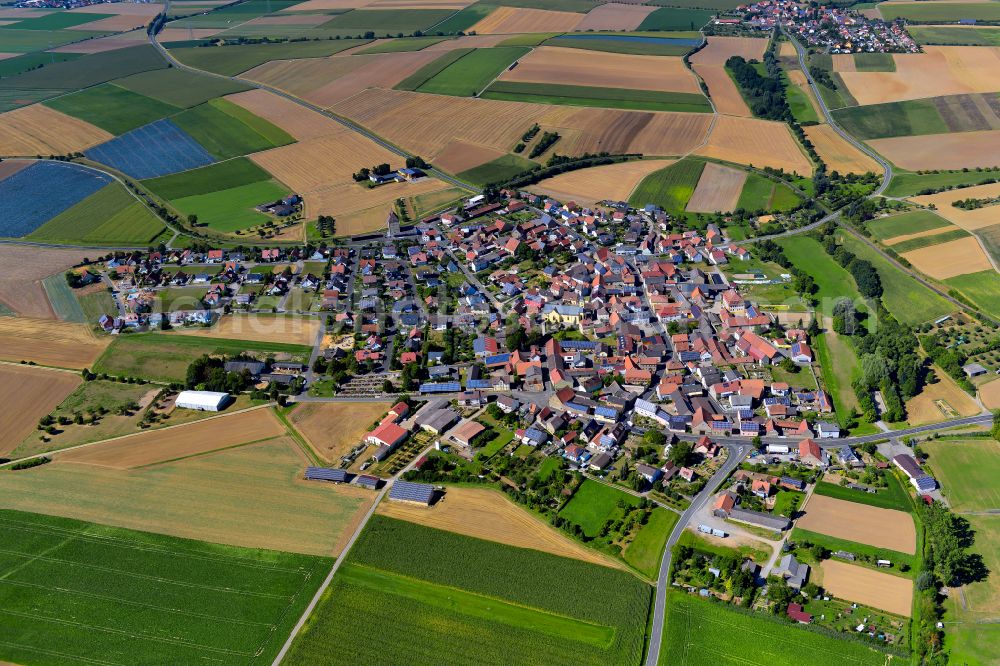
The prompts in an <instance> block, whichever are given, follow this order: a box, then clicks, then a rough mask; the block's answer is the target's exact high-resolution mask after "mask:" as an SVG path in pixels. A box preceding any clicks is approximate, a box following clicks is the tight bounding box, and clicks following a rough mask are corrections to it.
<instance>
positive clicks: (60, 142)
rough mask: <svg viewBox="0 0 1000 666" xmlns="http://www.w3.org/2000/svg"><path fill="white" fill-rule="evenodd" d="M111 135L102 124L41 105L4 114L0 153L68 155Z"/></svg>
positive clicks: (0, 136) (1, 121) (1, 116)
mask: <svg viewBox="0 0 1000 666" xmlns="http://www.w3.org/2000/svg"><path fill="white" fill-rule="evenodd" d="M110 138H111V134H109V133H108V132H105V131H104V130H102V129H101V128H99V127H95V126H93V125H91V124H90V123H87V122H84V121H82V120H77V119H76V118H73V117H71V116H67V115H66V114H64V113H60V112H59V111H56V110H55V109H50V108H49V107H47V106H43V105H41V104H33V105H31V106H26V107H22V108H20V109H14V110H13V111H8V112H7V113H0V156H5V157H6V156H10V157H34V156H35V155H65V154H67V153H75V152H78V151H82V150H85V149H87V148H90V147H91V146H94V145H97V144H98V143H102V142H104V141H107V140H108V139H110Z"/></svg>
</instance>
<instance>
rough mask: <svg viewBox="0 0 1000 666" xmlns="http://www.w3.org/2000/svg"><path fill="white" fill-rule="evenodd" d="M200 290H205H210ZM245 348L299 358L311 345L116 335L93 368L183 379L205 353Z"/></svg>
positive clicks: (159, 378) (228, 352)
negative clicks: (192, 364)
mask: <svg viewBox="0 0 1000 666" xmlns="http://www.w3.org/2000/svg"><path fill="white" fill-rule="evenodd" d="M170 291H176V290H173V289H171V290H170ZM200 291H201V293H204V292H205V291H206V290H205V289H201V290H200ZM188 307H191V305H190V304H189V305H188ZM242 352H251V353H260V354H272V353H273V354H278V353H287V354H290V355H292V356H293V357H295V358H296V359H299V360H301V359H303V358H304V359H307V360H308V358H309V352H310V348H309V347H305V346H302V345H293V344H283V343H277V342H257V341H246V340H224V339H215V338H203V337H199V336H194V335H170V334H164V333H143V334H132V335H123V336H120V337H118V338H116V339H115V341H114V342H112V343H111V346H109V347H108V348H107V349H106V350H105V351H104V354H102V355H101V357H100V358H99V359H97V362H96V363H95V364H94V368H93V370H94V372H106V373H108V374H112V375H126V376H129V377H142V378H144V379H152V380H156V381H163V382H183V381H184V380H185V378H186V376H187V367H188V365H190V363H191V361H192V360H193V359H195V358H197V357H199V356H201V355H202V354H226V355H236V354H239V353H242Z"/></svg>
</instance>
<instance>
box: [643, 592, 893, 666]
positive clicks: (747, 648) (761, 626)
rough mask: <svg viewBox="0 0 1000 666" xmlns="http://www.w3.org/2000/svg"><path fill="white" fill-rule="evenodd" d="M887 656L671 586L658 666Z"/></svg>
mask: <svg viewBox="0 0 1000 666" xmlns="http://www.w3.org/2000/svg"><path fill="white" fill-rule="evenodd" d="M887 662H888V658H887V656H886V655H885V654H884V653H882V652H879V651H876V650H875V649H874V648H869V647H866V646H865V645H862V644H861V643H856V642H853V641H844V640H838V639H837V638H834V637H832V636H827V635H825V634H820V633H818V632H814V631H810V630H808V629H805V628H803V627H801V626H799V625H796V624H792V623H790V622H787V621H784V620H781V619H777V618H774V617H771V616H769V615H764V614H762V613H750V612H746V611H744V612H740V611H737V610H735V609H733V608H731V607H727V606H725V605H723V604H721V603H713V602H711V601H707V600H704V599H699V598H697V597H694V596H691V595H688V594H685V593H683V592H679V591H676V590H670V591H668V592H667V617H666V624H665V626H664V628H663V646H662V648H661V650H660V660H659V663H660V664H661V666H674V664H685V665H687V666H718V665H720V664H742V665H743V666H799V665H800V664H810V666H844V665H845V664H850V665H852V666H885V664H886V663H887Z"/></svg>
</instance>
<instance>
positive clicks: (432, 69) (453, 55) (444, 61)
mask: <svg viewBox="0 0 1000 666" xmlns="http://www.w3.org/2000/svg"><path fill="white" fill-rule="evenodd" d="M472 51H473V49H454V50H452V51H446V52H444V53H442V54H441V56H440V57H439V58H437V59H436V60H433V61H431V62H429V63H427V64H426V65H424V66H423V67H421V68H420V69H418V70H417V71H415V72H414V73H413V74H410V75H409V76H408V77H406V78H405V79H403V80H402V81H400V82H399V83H397V84H396V87H395V90H416V89H417V88H419V87H420V86H422V85H423V84H425V83H427V82H428V81H430V80H431V79H432V78H434V77H435V76H437V75H438V74H440V73H441V72H442V71H444V70H445V69H446V68H447V67H448V66H450V65H451V64H452V63H454V62H455V61H457V60H459V59H460V58H464V57H465V56H466V55H468V54H470V53H472Z"/></svg>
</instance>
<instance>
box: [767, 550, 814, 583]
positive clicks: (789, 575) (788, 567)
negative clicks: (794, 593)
mask: <svg viewBox="0 0 1000 666" xmlns="http://www.w3.org/2000/svg"><path fill="white" fill-rule="evenodd" d="M771 573H772V574H773V575H775V576H781V577H782V578H784V579H785V580H786V581H788V586H789V587H791V588H794V589H796V590H797V589H799V588H801V587H802V586H803V585H805V584H806V580H807V579H808V578H809V565H808V564H803V563H802V562H799V561H798V560H797V559H795V556H794V555H792V554H788V555H785V556H784V557H782V558H781V562H779V563H778V566H776V567H775V568H774V569H772V570H771Z"/></svg>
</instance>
